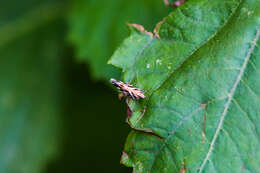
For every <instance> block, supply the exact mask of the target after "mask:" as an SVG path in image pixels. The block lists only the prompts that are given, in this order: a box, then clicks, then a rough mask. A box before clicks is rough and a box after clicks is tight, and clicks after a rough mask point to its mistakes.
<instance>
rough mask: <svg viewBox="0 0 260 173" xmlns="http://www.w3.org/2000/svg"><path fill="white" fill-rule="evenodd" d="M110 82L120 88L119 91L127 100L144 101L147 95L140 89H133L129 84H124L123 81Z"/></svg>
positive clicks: (112, 80) (113, 80) (111, 80)
mask: <svg viewBox="0 0 260 173" xmlns="http://www.w3.org/2000/svg"><path fill="white" fill-rule="evenodd" d="M110 82H111V83H112V84H113V85H114V86H116V87H117V88H118V90H119V91H121V93H122V95H123V96H124V97H126V98H129V97H130V98H132V99H133V100H139V99H144V98H145V95H144V93H143V92H142V91H141V90H140V89H138V88H135V87H133V86H132V85H130V84H128V83H124V82H121V81H117V80H115V79H113V78H112V79H110Z"/></svg>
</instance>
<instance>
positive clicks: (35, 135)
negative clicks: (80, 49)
mask: <svg viewBox="0 0 260 173" xmlns="http://www.w3.org/2000/svg"><path fill="white" fill-rule="evenodd" d="M12 2H13V1H12ZM17 3H19V2H17ZM27 3H30V2H23V5H24V4H27ZM38 5H39V4H38ZM56 5H57V4H55V3H54V4H49V5H46V6H45V5H43V6H42V5H39V8H35V7H31V8H29V9H27V8H24V9H25V11H23V12H22V11H19V10H18V11H16V15H18V14H19V15H18V16H15V15H14V16H12V14H10V12H11V13H14V11H8V10H7V11H6V14H5V15H4V16H5V17H6V19H4V18H3V17H2V18H1V20H0V22H1V23H2V24H3V25H2V27H1V29H0V36H1V37H0V56H1V60H0V83H1V85H0V115H1V116H0V172H4V173H14V172H19V173H36V172H42V171H43V170H44V168H45V166H46V165H47V164H48V162H49V161H50V159H53V158H54V157H55V156H56V154H57V151H58V146H59V143H58V141H59V140H60V128H61V124H62V123H61V120H60V114H61V103H62V102H61V100H60V94H61V91H62V90H61V89H62V87H61V85H62V82H63V80H62V77H61V71H62V66H61V63H60V57H61V52H62V50H63V42H62V41H60V40H62V37H63V35H64V33H63V32H62V31H63V29H64V27H63V26H62V23H61V22H60V21H58V20H57V13H56V12H58V11H60V9H58V8H55V7H57V6H56ZM18 6H19V5H18ZM25 6H26V5H25ZM4 7H5V8H3V9H8V8H9V5H7V4H5V6H4ZM11 7H12V8H16V6H15V3H12V5H10V8H11ZM19 7H20V8H21V6H19ZM26 7H28V6H26ZM59 7H61V6H59ZM28 10H29V12H28V13H27V11H28ZM54 11H55V12H54ZM1 12H3V11H1ZM46 13H47V14H46ZM59 15H60V14H58V16H59Z"/></svg>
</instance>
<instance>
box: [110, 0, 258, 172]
mask: <svg viewBox="0 0 260 173" xmlns="http://www.w3.org/2000/svg"><path fill="white" fill-rule="evenodd" d="M259 8H260V3H259V1H257V0H243V1H240V0H233V1H230V0H215V1H202V0H201V1H195V0H194V1H192V0H190V1H188V2H186V3H184V4H183V5H182V6H180V7H178V8H177V9H175V10H174V11H173V12H172V13H171V14H170V15H169V16H168V17H166V18H165V19H164V20H163V22H162V23H161V24H159V25H158V27H157V28H156V32H155V33H154V34H153V36H151V35H150V34H146V33H144V32H142V31H141V30H140V31H138V28H134V27H131V29H132V34H131V35H130V37H128V38H127V39H126V40H125V41H124V43H123V44H122V45H121V46H120V47H119V49H118V50H117V51H116V52H115V53H114V55H113V57H112V59H111V60H110V63H112V64H113V65H115V66H117V67H120V68H122V70H123V72H124V81H125V82H130V83H131V84H133V85H134V86H137V87H138V88H140V89H142V90H144V91H145V94H146V96H147V98H146V99H144V100H142V101H132V102H131V103H130V108H131V109H132V110H133V114H132V116H131V118H130V119H129V124H130V125H131V127H132V128H134V129H135V130H134V131H132V132H131V133H130V135H129V136H128V139H127V141H126V145H125V151H124V154H123V158H122V162H123V163H124V164H126V165H127V166H132V167H134V171H136V172H137V173H143V172H144V173H146V172H151V173H152V172H160V173H163V172H165V173H168V172H199V173H201V172H231V173H232V172H234V173H237V172H252V173H253V172H260V166H259V165H260V164H259V163H260V150H259V148H260V128H259V127H258V124H259V123H260V118H259V117H260V107H259V103H260V92H259V91H260V90H259V89H260V78H259V74H260V70H259V69H260V50H259V44H260V41H259V35H260V11H259V10H258V9H259ZM158 37H159V38H158ZM144 132H145V133H144Z"/></svg>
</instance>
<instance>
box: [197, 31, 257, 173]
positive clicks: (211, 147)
mask: <svg viewBox="0 0 260 173" xmlns="http://www.w3.org/2000/svg"><path fill="white" fill-rule="evenodd" d="M259 36H260V28H258V29H257V33H256V36H255V37H254V39H253V41H252V44H251V46H250V49H249V51H248V53H247V56H246V58H245V60H244V62H243V65H242V66H241V68H240V72H239V74H238V76H237V78H236V81H235V83H234V85H233V87H232V89H231V91H230V93H229V94H228V100H227V102H226V104H225V106H224V111H223V113H222V115H221V117H220V122H219V124H218V127H217V130H216V132H215V134H214V136H213V139H212V141H211V144H210V148H209V151H208V152H207V155H206V157H205V159H204V160H203V162H202V164H201V166H200V171H199V173H201V172H202V171H203V169H204V167H205V165H206V163H207V161H208V160H209V157H210V155H211V153H212V151H213V149H214V145H215V142H216V139H217V137H218V134H219V132H220V129H221V128H222V126H223V122H224V120H225V117H226V115H227V112H228V108H229V106H230V104H231V101H232V99H233V96H234V94H235V92H236V88H237V86H238V84H239V82H240V81H241V79H242V77H243V74H244V72H245V69H246V66H247V64H248V61H249V59H250V57H251V55H252V53H253V51H254V49H255V47H256V42H257V40H258V39H259Z"/></svg>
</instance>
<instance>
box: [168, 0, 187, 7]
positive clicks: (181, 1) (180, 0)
mask: <svg viewBox="0 0 260 173" xmlns="http://www.w3.org/2000/svg"><path fill="white" fill-rule="evenodd" d="M163 2H164V4H165V5H167V6H171V7H179V6H180V5H182V4H183V3H184V2H185V0H178V1H175V2H169V0H163Z"/></svg>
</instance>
